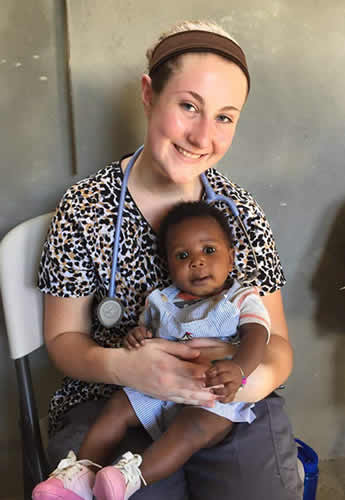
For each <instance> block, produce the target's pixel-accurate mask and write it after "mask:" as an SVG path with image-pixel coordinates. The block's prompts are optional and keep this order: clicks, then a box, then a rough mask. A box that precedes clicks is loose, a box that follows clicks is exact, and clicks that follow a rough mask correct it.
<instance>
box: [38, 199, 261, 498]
mask: <svg viewBox="0 0 345 500" xmlns="http://www.w3.org/2000/svg"><path fill="white" fill-rule="evenodd" d="M158 239H159V247H160V250H161V253H162V254H163V255H164V256H165V257H166V259H167V262H168V268H169V272H170V277H171V280H172V283H173V284H172V285H171V286H169V287H167V288H165V289H164V290H154V291H153V292H152V293H150V294H149V296H148V297H147V300H146V304H145V309H144V311H143V313H142V314H141V317H140V321H139V326H137V327H136V328H134V329H133V330H131V331H130V332H129V333H128V335H127V336H126V338H125V339H124V347H126V348H127V349H138V348H139V349H140V347H141V346H142V345H143V344H144V343H145V342H149V341H150V339H151V338H152V337H160V338H164V339H168V340H172V341H184V342H189V341H190V340H192V339H195V338H199V339H200V340H199V341H198V342H199V344H198V349H199V348H200V351H201V356H200V362H201V363H205V355H204V354H205V353H206V354H207V352H209V353H210V352H211V351H210V348H208V347H207V339H209V338H214V339H217V341H218V342H219V343H222V345H223V346H225V345H227V346H229V343H233V344H236V345H237V349H236V350H235V354H234V356H233V357H232V356H222V358H221V359H218V360H217V359H216V360H213V359H208V361H207V363H208V364H209V369H208V371H207V372H206V379H205V380H206V385H207V386H209V382H210V381H212V379H213V380H214V378H213V377H214V376H215V374H216V373H217V374H218V375H219V374H221V381H222V383H221V384H218V385H216V386H213V387H210V388H209V389H210V390H215V389H218V390H217V393H221V395H219V396H217V400H216V401H215V403H214V406H213V407H210V408H206V407H200V406H186V405H183V404H176V403H173V402H171V401H160V400H157V399H154V398H152V397H150V396H147V395H145V394H141V393H139V392H137V391H135V390H134V389H130V388H127V387H125V388H123V389H122V390H119V391H116V392H115V394H114V395H113V396H112V398H111V399H110V400H109V402H107V403H106V405H105V407H104V410H103V412H102V413H101V415H100V416H99V417H98V419H97V420H96V422H95V423H94V424H93V426H92V427H91V428H90V430H89V432H88V434H87V435H86V437H85V439H84V442H83V444H82V446H81V449H80V451H79V457H78V458H79V460H77V459H76V457H75V455H74V453H73V452H70V454H69V456H68V458H67V459H65V460H64V461H62V462H60V464H59V466H58V469H56V471H58V473H59V474H61V469H63V468H64V467H65V468H66V469H67V470H68V473H69V476H70V478H71V481H70V482H69V489H70V490H71V491H70V493H71V494H72V495H73V493H74V494H76V495H77V496H70V497H67V496H63V497H62V498H71V499H72V498H73V499H80V498H83V499H85V500H91V498H92V496H91V497H90V494H89V493H88V492H84V493H83V492H81V491H80V490H78V486H77V485H78V474H79V475H80V474H82V473H84V474H89V476H90V480H89V484H90V491H91V488H92V487H93V494H94V495H95V497H96V498H97V500H122V499H127V498H130V497H131V496H132V495H133V494H134V493H135V492H136V491H137V490H138V489H139V488H141V487H144V486H145V485H147V484H151V483H153V482H155V481H158V480H160V479H163V478H165V477H167V476H169V475H170V474H172V473H174V472H175V471H177V470H178V469H179V468H180V467H181V466H183V464H184V463H186V462H187V461H188V459H189V458H190V457H191V456H192V455H193V454H194V453H195V452H197V451H198V450H200V449H201V448H205V447H210V446H214V445H215V444H217V443H219V442H220V441H221V440H222V439H224V437H225V436H226V435H227V434H228V433H229V432H230V431H231V428H232V425H233V422H248V423H251V422H252V421H253V420H254V419H255V412H254V411H253V407H254V404H252V403H242V402H229V401H232V400H233V398H234V396H235V394H236V392H237V391H238V390H240V389H241V388H242V387H243V386H244V385H245V383H246V381H247V377H248V376H249V375H250V374H251V373H252V372H253V371H254V370H255V368H256V367H257V366H258V365H259V364H260V362H261V360H262V357H263V353H264V350H265V344H266V343H267V342H268V341H269V337H270V319H269V316H268V313H267V311H266V309H265V307H264V305H263V303H262V301H261V299H260V297H259V293H258V291H257V290H256V289H255V288H254V287H246V288H245V287H242V286H241V285H240V283H238V282H237V281H235V280H233V279H231V277H230V272H231V271H232V269H233V263H234V250H233V243H232V235H231V230H230V228H229V224H228V221H227V219H226V217H225V216H224V215H223V214H222V212H220V211H219V210H217V209H216V208H214V207H212V206H210V205H208V204H207V203H205V202H185V203H180V204H178V205H176V206H175V207H174V208H173V209H172V210H171V211H170V212H169V213H168V215H167V216H166V217H165V218H164V220H163V221H162V224H161V227H160V231H159V235H158ZM201 338H202V339H203V340H201ZM213 342H214V340H213ZM224 343H225V344H224ZM203 345H204V348H203ZM213 345H214V343H213ZM228 352H230V349H229V351H228ZM206 359H207V356H206ZM148 376H149V374H148ZM219 389H222V390H221V391H219ZM139 425H142V426H143V427H144V428H145V429H146V431H147V432H148V433H149V434H150V436H151V437H152V439H153V443H152V445H151V446H149V447H148V448H147V449H146V450H145V451H144V453H143V454H142V456H140V455H138V454H132V453H131V452H127V453H125V454H124V455H123V456H122V457H121V459H120V460H119V461H118V462H116V463H115V464H114V465H111V466H107V467H103V468H101V470H99V471H98V472H97V474H96V475H95V471H96V470H97V469H98V468H100V466H98V465H96V464H95V463H94V462H97V463H100V464H102V465H103V464H106V463H107V460H109V457H110V456H111V453H112V452H113V451H114V449H115V448H116V445H117V444H118V443H119V442H120V441H121V440H122V438H123V437H124V435H125V433H126V431H127V429H128V428H129V427H133V426H139ZM90 460H92V462H91V461H90ZM108 463H109V462H108ZM56 471H54V472H53V473H52V475H51V476H52V477H51V478H49V479H48V480H47V481H45V482H44V483H41V484H40V485H38V486H37V487H36V489H35V490H34V496H33V498H34V499H39V498H42V499H43V498H44V496H39V494H38V493H39V491H40V490H39V489H40V488H42V487H43V486H44V485H45V488H47V486H48V487H49V482H50V481H52V479H53V478H54V475H55V476H56ZM73 471H74V472H73ZM65 488H66V487H65ZM35 491H36V496H35Z"/></svg>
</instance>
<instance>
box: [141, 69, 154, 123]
mask: <svg viewBox="0 0 345 500" xmlns="http://www.w3.org/2000/svg"><path fill="white" fill-rule="evenodd" d="M152 98H153V90H152V80H151V78H150V77H149V75H143V76H142V77H141V100H142V102H143V104H144V111H145V113H146V115H149V114H150V111H151V108H152Z"/></svg>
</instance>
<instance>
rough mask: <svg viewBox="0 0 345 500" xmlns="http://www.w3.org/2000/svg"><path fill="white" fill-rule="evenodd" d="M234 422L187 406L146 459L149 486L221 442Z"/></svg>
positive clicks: (148, 449) (151, 447)
mask: <svg viewBox="0 0 345 500" xmlns="http://www.w3.org/2000/svg"><path fill="white" fill-rule="evenodd" d="M231 427H232V422H231V421H230V420H228V419H226V418H224V417H220V416H219V415H216V414H215V413H211V412H209V411H207V410H204V409H203V408H193V407H184V408H183V409H182V410H181V412H180V413H179V414H178V415H177V417H176V418H175V420H174V421H173V423H172V424H171V425H170V427H169V428H168V430H167V431H166V432H165V433H164V434H163V436H162V437H161V438H160V439H159V440H157V441H155V442H154V443H153V444H152V446H150V447H149V448H147V449H146V450H145V452H144V454H143V456H142V458H143V462H142V465H141V466H140V470H141V473H142V475H143V477H144V479H145V481H146V482H147V484H150V483H154V482H156V481H158V480H160V479H163V478H165V477H167V476H169V475H170V474H172V473H173V472H175V471H177V470H178V469H179V468H180V467H181V466H182V465H184V464H185V463H186V462H187V460H188V459H189V458H190V457H191V456H192V455H193V454H194V453H195V452H197V451H199V450H200V449H201V448H208V447H210V446H214V445H215V444H217V443H219V442H220V441H221V440H222V439H224V437H225V436H226V435H227V434H228V433H229V432H230V430H231Z"/></svg>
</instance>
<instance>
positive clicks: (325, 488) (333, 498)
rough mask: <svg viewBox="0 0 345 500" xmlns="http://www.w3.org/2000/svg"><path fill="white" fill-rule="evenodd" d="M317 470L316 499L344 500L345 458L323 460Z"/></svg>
mask: <svg viewBox="0 0 345 500" xmlns="http://www.w3.org/2000/svg"><path fill="white" fill-rule="evenodd" d="M319 470H320V475H319V482H318V490H317V500H344V499H345V458H338V459H334V460H324V461H322V462H320V465H319Z"/></svg>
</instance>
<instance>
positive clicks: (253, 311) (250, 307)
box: [233, 287, 271, 343]
mask: <svg viewBox="0 0 345 500" xmlns="http://www.w3.org/2000/svg"><path fill="white" fill-rule="evenodd" d="M233 303H234V305H236V306H237V307H238V309H239V311H240V318H239V325H240V326H242V325H246V324H248V323H258V324H259V325H261V326H263V327H264V328H266V330H267V343H268V342H269V339H270V331H271V320H270V316H269V314H268V311H267V309H266V307H265V306H264V304H263V302H262V300H261V298H260V296H259V292H258V290H257V289H256V288H255V287H249V288H245V287H244V288H241V289H240V290H239V292H237V293H236V294H235V296H234V298H233Z"/></svg>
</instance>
